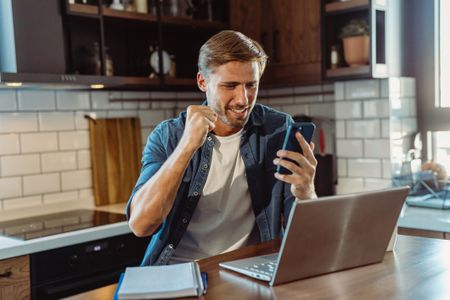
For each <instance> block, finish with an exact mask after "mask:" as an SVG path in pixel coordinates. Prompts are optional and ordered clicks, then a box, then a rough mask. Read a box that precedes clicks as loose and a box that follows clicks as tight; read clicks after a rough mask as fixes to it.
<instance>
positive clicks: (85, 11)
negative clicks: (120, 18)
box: [68, 4, 99, 17]
mask: <svg viewBox="0 0 450 300" xmlns="http://www.w3.org/2000/svg"><path fill="white" fill-rule="evenodd" d="M68 13H70V14H74V15H89V16H91V17H98V16H99V11H98V6H97V5H89V4H69V6H68Z"/></svg>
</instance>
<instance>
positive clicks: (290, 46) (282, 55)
mask: <svg viewBox="0 0 450 300" xmlns="http://www.w3.org/2000/svg"><path fill="white" fill-rule="evenodd" d="M320 20H321V19H320V2H319V1H316V0H285V1H277V0H256V1H245V0H230V26H231V28H232V29H234V30H238V31H241V32H243V33H245V34H247V35H248V36H250V37H252V38H254V39H256V40H257V41H259V42H260V43H261V45H262V46H263V47H264V49H265V50H266V52H267V54H268V55H269V63H268V66H267V70H266V73H265V75H264V77H263V81H262V84H263V85H265V86H283V85H293V84H299V85H301V84H313V83H319V82H320V81H321V44H320V37H321V35H320Z"/></svg>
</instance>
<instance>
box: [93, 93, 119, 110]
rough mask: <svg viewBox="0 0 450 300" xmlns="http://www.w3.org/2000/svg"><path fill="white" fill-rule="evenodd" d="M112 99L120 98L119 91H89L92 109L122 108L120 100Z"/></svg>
mask: <svg viewBox="0 0 450 300" xmlns="http://www.w3.org/2000/svg"><path fill="white" fill-rule="evenodd" d="M113 99H122V94H121V93H120V92H105V91H96V92H91V104H92V109H94V110H96V109H99V110H102V109H103V110H104V109H122V102H121V101H112V100H113Z"/></svg>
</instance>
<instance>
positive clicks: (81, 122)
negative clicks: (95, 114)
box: [75, 111, 91, 130]
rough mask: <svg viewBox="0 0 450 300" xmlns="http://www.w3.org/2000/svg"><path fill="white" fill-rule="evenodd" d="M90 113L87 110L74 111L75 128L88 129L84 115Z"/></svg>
mask: <svg viewBox="0 0 450 300" xmlns="http://www.w3.org/2000/svg"><path fill="white" fill-rule="evenodd" d="M90 114H91V113H90V112H88V111H76V112H75V129H78V130H80V129H88V128H89V122H88V119H86V117H85V116H86V115H90Z"/></svg>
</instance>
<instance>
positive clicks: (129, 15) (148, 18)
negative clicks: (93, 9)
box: [103, 7, 156, 23]
mask: <svg viewBox="0 0 450 300" xmlns="http://www.w3.org/2000/svg"><path fill="white" fill-rule="evenodd" d="M103 15H104V16H105V17H111V18H119V19H125V20H136V21H144V22H152V23H154V22H156V16H155V15H152V14H143V13H138V12H131V11H124V10H117V9H111V8H108V7H105V8H103Z"/></svg>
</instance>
